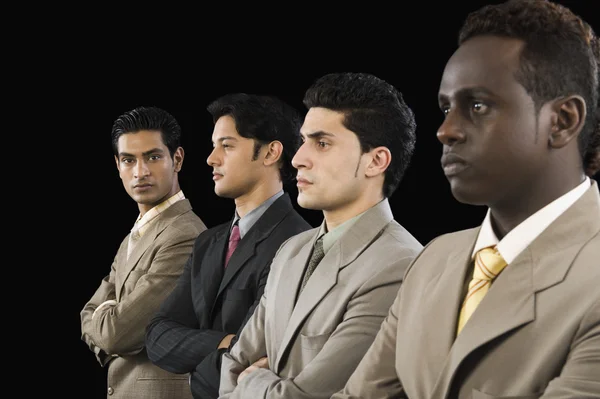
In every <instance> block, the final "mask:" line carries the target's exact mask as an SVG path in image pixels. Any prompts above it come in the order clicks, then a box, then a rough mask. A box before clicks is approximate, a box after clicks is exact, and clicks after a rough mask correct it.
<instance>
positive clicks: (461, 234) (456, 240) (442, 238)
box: [405, 227, 479, 278]
mask: <svg viewBox="0 0 600 399" xmlns="http://www.w3.org/2000/svg"><path fill="white" fill-rule="evenodd" d="M478 231H479V227H474V228H470V229H465V230H460V231H455V232H451V233H445V234H441V235H439V236H437V237H434V238H433V239H432V240H431V241H429V242H428V243H427V244H426V245H425V246H424V247H423V249H422V250H421V252H419V254H418V255H417V256H416V258H415V259H414V260H413V261H412V263H411V264H410V265H409V266H408V269H407V270H406V274H405V278H406V277H407V276H408V275H409V274H410V273H411V271H412V270H413V269H414V268H415V265H416V264H418V263H421V262H422V261H423V259H428V258H429V255H430V254H432V255H434V256H435V257H436V258H441V257H440V254H448V253H450V252H453V251H455V250H456V246H457V245H462V246H464V247H465V250H466V249H467V245H471V244H473V243H474V240H475V238H476V237H477V232H478ZM426 263H427V262H426Z"/></svg>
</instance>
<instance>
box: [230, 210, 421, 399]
mask: <svg viewBox="0 0 600 399" xmlns="http://www.w3.org/2000/svg"><path fill="white" fill-rule="evenodd" d="M318 231H319V228H315V229H311V230H308V231H306V232H304V233H300V234H298V235H296V236H294V237H292V238H290V239H289V240H287V241H286V242H284V244H283V245H282V246H281V247H280V249H279V251H278V253H277V254H276V256H275V258H274V260H273V263H272V265H271V272H270V274H269V277H268V279H267V285H266V288H265V292H264V294H263V297H262V298H261V301H260V304H259V305H258V306H257V308H256V310H255V312H254V313H253V315H252V317H251V318H250V320H249V321H248V323H247V324H246V326H245V327H244V329H243V330H242V332H241V334H240V336H239V340H238V341H237V343H236V344H235V345H233V347H232V348H231V351H230V353H226V354H225V355H223V360H222V368H221V385H220V394H221V397H222V398H228V397H230V398H252V399H256V398H286V399H288V398H298V399H300V398H302V399H304V398H329V397H330V396H331V394H333V393H334V392H336V391H338V390H339V389H341V388H342V387H343V386H344V384H345V382H346V380H347V379H348V377H349V376H350V374H351V373H352V371H353V370H354V368H355V367H356V365H357V364H358V362H359V361H360V359H361V358H362V357H363V355H364V354H365V352H366V350H367V349H368V347H369V346H370V344H371V343H372V341H373V339H374V338H375V335H376V334H377V331H378V330H379V326H380V325H381V322H382V321H383V319H384V317H385V316H386V315H387V312H388V309H389V307H390V305H391V304H392V302H393V300H394V298H395V296H396V293H397V291H398V289H399V288H400V283H401V281H402V276H403V275H404V272H405V270H406V268H407V267H408V265H409V264H410V262H411V261H412V260H413V259H414V258H415V256H416V255H417V254H418V252H419V251H420V250H421V249H422V246H421V244H420V243H419V242H418V241H417V240H416V239H415V238H414V237H413V236H412V235H411V234H410V233H408V231H406V230H405V229H404V228H403V227H402V226H400V225H399V224H398V223H396V222H395V221H394V220H393V215H392V212H391V209H390V207H389V203H388V201H387V200H384V201H382V202H380V203H379V204H378V205H376V206H374V207H373V208H371V209H370V210H368V211H367V212H366V213H365V214H364V215H362V216H361V217H360V218H359V219H358V220H357V221H356V222H355V224H354V225H353V226H352V227H351V228H350V229H349V230H348V231H346V232H345V233H344V235H342V236H341V237H340V238H339V240H338V241H337V242H336V243H335V244H334V245H333V247H332V248H331V249H330V250H329V251H328V252H327V254H326V255H325V257H324V258H323V259H322V261H321V263H320V264H319V265H318V266H317V268H316V270H315V271H314V273H313V274H312V276H311V278H310V280H309V281H308V284H307V285H306V287H305V288H304V290H303V291H302V293H301V294H300V296H299V297H298V302H297V304H296V305H295V306H294V303H295V301H296V295H297V292H298V288H299V284H300V281H301V279H302V277H303V273H304V270H305V267H306V264H307V261H308V259H309V256H310V254H311V249H312V247H313V244H314V242H315V240H316V238H317V233H318ZM263 356H267V357H268V360H269V369H260V370H257V371H254V372H252V373H251V374H249V375H248V376H247V377H246V378H245V379H243V380H242V381H241V384H239V385H237V377H238V375H239V374H240V373H241V372H242V371H243V370H244V369H245V368H246V367H248V366H249V365H250V364H252V363H253V362H255V361H256V360H258V359H259V358H261V357H263Z"/></svg>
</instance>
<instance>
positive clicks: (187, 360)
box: [146, 193, 312, 398]
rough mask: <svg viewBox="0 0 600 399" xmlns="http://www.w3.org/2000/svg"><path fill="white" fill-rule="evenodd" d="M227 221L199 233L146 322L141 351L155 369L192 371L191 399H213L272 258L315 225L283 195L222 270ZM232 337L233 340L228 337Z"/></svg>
mask: <svg viewBox="0 0 600 399" xmlns="http://www.w3.org/2000/svg"><path fill="white" fill-rule="evenodd" d="M231 223H232V221H230V222H228V223H224V224H221V225H218V226H216V227H213V228H211V229H208V230H206V231H204V232H202V233H201V234H200V235H199V236H198V238H197V239H196V241H195V243H194V248H193V250H192V254H191V255H190V257H189V259H188V261H187V263H186V265H185V268H184V271H183V274H182V275H181V277H180V278H179V280H178V282H177V286H176V287H175V289H174V290H173V292H172V293H171V294H170V296H169V297H167V299H166V300H165V301H164V302H163V304H162V306H161V308H160V310H159V311H158V313H157V314H156V315H155V316H154V318H153V319H152V320H151V321H150V323H149V324H148V327H147V330H146V350H147V352H148V357H149V358H150V360H151V361H152V362H153V363H154V364H156V365H157V366H159V367H161V368H163V369H165V370H167V371H170V372H172V373H180V374H181V373H187V372H191V373H192V374H191V380H190V381H191V389H192V393H193V394H194V397H195V398H217V397H218V389H219V380H220V371H221V355H222V354H223V352H225V350H223V349H221V350H217V347H218V345H219V343H220V342H221V340H222V339H223V338H224V337H225V336H226V335H228V334H237V333H238V332H239V331H241V329H242V327H243V326H244V324H245V323H246V321H247V320H248V318H249V317H250V316H251V314H252V312H254V309H255V307H256V305H257V304H258V302H259V301H260V298H261V296H262V294H263V291H264V287H265V284H266V282H267V276H268V274H269V270H270V266H271V261H272V260H273V257H274V256H275V253H276V252H277V250H278V249H279V246H280V245H281V244H282V243H283V242H284V241H285V240H287V239H288V238H289V237H291V236H293V235H296V234H298V233H301V232H303V231H305V230H308V229H310V228H312V226H311V225H310V224H309V223H307V222H306V221H305V220H304V219H303V218H302V217H301V216H300V215H299V214H298V213H297V212H296V211H295V210H294V208H293V206H292V203H291V201H290V197H289V194H287V193H284V195H282V196H281V197H279V198H278V199H277V200H276V201H275V202H274V203H273V204H271V206H270V207H269V208H268V209H267V210H266V211H265V213H263V215H262V216H261V217H260V219H259V220H258V221H256V223H255V224H254V225H253V226H252V227H251V228H250V230H249V231H248V232H247V233H246V234H245V235H244V238H243V239H242V240H241V241H240V242H239V244H238V246H237V248H236V250H235V252H234V253H233V255H232V256H231V259H230V260H229V264H228V266H227V268H224V266H223V265H224V262H225V254H226V250H227V245H228V241H229V229H230V227H231ZM232 342H233V341H232Z"/></svg>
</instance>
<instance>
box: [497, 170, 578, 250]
mask: <svg viewBox="0 0 600 399" xmlns="http://www.w3.org/2000/svg"><path fill="white" fill-rule="evenodd" d="M584 179H585V176H584V175H583V173H580V174H577V175H573V176H571V177H569V178H562V179H558V178H557V176H556V175H553V176H551V177H550V178H549V179H539V180H538V181H537V184H533V185H532V184H530V185H529V186H528V187H523V188H521V189H520V190H519V191H520V194H519V195H515V196H510V197H508V198H507V197H505V198H503V199H502V201H498V202H497V203H495V204H493V205H490V210H491V217H492V226H493V228H494V232H495V233H496V236H497V237H498V239H502V238H503V237H504V236H506V234H508V233H509V232H510V231H512V229H514V228H515V227H517V226H518V225H519V224H521V223H522V222H523V221H525V220H526V219H527V218H529V217H530V216H531V215H533V214H534V213H536V212H537V211H539V210H540V209H542V208H543V207H545V206H546V205H548V204H549V203H551V202H552V201H554V200H556V199H557V198H560V197H561V196H563V195H564V194H566V193H568V192H569V191H571V190H572V189H574V188H575V187H577V186H578V185H579V184H581V183H582V182H583V181H584Z"/></svg>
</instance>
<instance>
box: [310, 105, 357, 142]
mask: <svg viewBox="0 0 600 399" xmlns="http://www.w3.org/2000/svg"><path fill="white" fill-rule="evenodd" d="M343 121H344V114H343V113H342V112H338V111H333V110H331V109H327V108H321V107H313V108H310V109H309V110H308V112H307V113H306V116H305V118H304V123H303V124H302V127H301V128H300V133H302V135H309V134H312V133H316V132H327V133H331V134H333V135H334V136H336V137H345V136H355V134H354V132H352V131H351V130H349V129H348V128H346V127H345V126H344V124H343Z"/></svg>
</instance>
